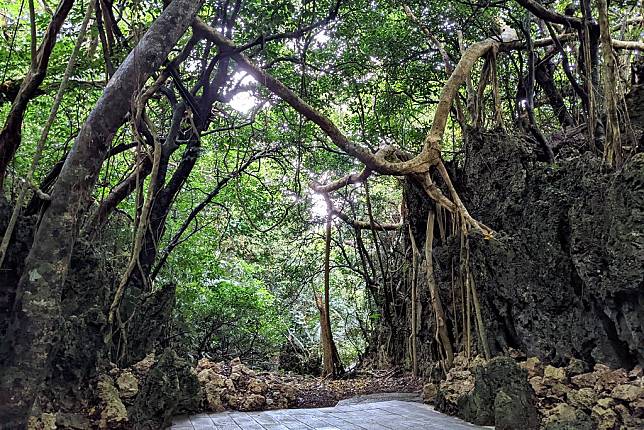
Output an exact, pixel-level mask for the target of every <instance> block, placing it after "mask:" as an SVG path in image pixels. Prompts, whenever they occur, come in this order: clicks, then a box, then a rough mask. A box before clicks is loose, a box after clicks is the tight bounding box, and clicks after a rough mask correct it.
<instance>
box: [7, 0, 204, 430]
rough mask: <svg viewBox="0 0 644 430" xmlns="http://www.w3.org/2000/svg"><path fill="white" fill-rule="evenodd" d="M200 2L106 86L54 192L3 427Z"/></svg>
mask: <svg viewBox="0 0 644 430" xmlns="http://www.w3.org/2000/svg"><path fill="white" fill-rule="evenodd" d="M202 3H203V2H202V1H196V2H195V1H192V0H175V1H173V2H172V3H170V5H169V6H168V7H167V8H166V9H165V10H164V11H163V13H162V14H161V15H160V16H159V18H158V19H157V20H156V21H155V22H154V23H153V24H152V26H151V27H150V29H149V30H148V31H147V32H146V34H145V35H144V36H143V38H142V39H141V40H140V42H139V44H138V45H137V46H136V47H135V48H134V50H133V51H132V52H130V54H129V55H128V57H127V58H126V59H125V61H124V62H123V64H122V65H121V66H120V67H119V69H118V70H117V72H116V73H115V74H114V76H113V78H112V79H111V80H110V82H109V83H108V85H107V87H106V88H105V91H104V92H103V95H102V96H101V98H100V99H99V101H98V102H97V104H96V106H95V108H94V109H93V110H92V112H91V113H90V115H89V117H88V118H87V120H86V121H85V124H84V125H83V127H82V128H81V130H80V132H79V134H78V137H77V138H76V141H75V142H74V146H73V148H72V150H71V151H70V154H69V157H67V160H66V161H65V164H64V166H63V168H62V170H61V173H60V176H59V178H58V180H57V181H56V184H55V186H54V188H53V191H52V201H51V205H50V206H49V207H48V208H47V210H46V211H45V212H44V214H43V217H42V220H41V223H40V226H39V228H38V231H37V232H36V235H35V239H34V244H33V246H32V248H31V251H30V253H29V256H28V257H27V260H26V262H25V270H24V273H23V275H22V277H21V279H20V282H19V284H18V292H17V294H16V300H15V303H14V309H13V312H12V316H11V323H10V326H9V329H8V331H7V336H6V338H5V339H4V342H3V345H2V355H1V357H0V358H1V359H2V364H3V367H4V369H3V372H2V373H3V374H2V379H1V380H0V422H2V423H3V424H5V425H6V426H7V427H8V428H12V427H18V428H19V427H22V426H24V423H25V421H26V419H27V417H28V416H29V414H30V412H31V409H32V405H33V402H34V400H35V398H36V396H37V394H38V391H39V387H40V385H41V384H42V383H43V381H44V379H45V377H46V375H47V370H48V369H47V367H48V360H49V356H50V352H51V350H52V348H53V347H54V346H55V345H56V344H57V341H58V339H57V326H58V319H59V317H60V300H61V291H62V286H63V283H64V281H65V276H66V274H67V269H68V265H69V260H70V255H71V251H72V248H73V245H74V241H75V238H76V236H77V229H78V219H79V214H80V212H81V209H82V208H84V207H85V206H86V203H87V201H88V200H89V199H90V197H91V192H92V189H93V187H94V184H95V182H96V179H97V176H98V173H99V171H100V168H101V165H102V163H103V160H104V158H105V156H106V154H107V150H108V147H109V145H110V143H111V141H112V139H113V137H114V134H115V133H116V131H117V130H118V129H119V127H120V126H121V125H122V124H123V121H124V118H125V116H126V114H127V112H128V110H129V107H130V105H131V101H132V98H133V97H134V96H135V94H136V92H137V91H138V90H139V89H140V88H141V86H142V85H143V84H144V83H145V81H146V80H147V78H148V77H149V76H150V74H151V73H152V72H153V71H155V70H156V69H157V68H158V67H159V66H160V65H161V63H162V62H163V61H164V60H165V58H166V57H167V55H168V54H169V52H170V50H171V49H172V48H173V47H174V45H175V44H176V42H177V41H178V40H179V38H180V37H181V36H182V35H183V33H184V32H185V30H186V29H187V27H188V26H189V25H190V23H191V22H192V21H193V19H194V17H195V15H196V13H197V11H198V10H199V8H200V7H201V4H202Z"/></svg>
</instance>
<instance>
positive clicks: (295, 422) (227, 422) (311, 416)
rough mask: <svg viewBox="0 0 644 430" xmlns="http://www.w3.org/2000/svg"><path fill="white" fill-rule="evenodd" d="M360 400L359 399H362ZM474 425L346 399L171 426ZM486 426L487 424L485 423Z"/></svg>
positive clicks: (358, 428)
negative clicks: (328, 405) (316, 406)
mask: <svg viewBox="0 0 644 430" xmlns="http://www.w3.org/2000/svg"><path fill="white" fill-rule="evenodd" d="M361 400H362V399H361ZM483 428H486V427H479V426H475V425H473V424H470V423H466V422H465V421H462V420H460V419H458V418H455V417H450V416H447V415H445V414H441V413H440V412H437V411H435V410H434V409H433V408H432V407H430V406H427V405H425V404H422V403H417V402H414V401H407V400H388V401H374V402H370V403H365V402H363V401H361V402H358V403H351V402H347V403H344V404H341V405H339V406H336V407H331V408H319V409H283V410H277V411H265V412H222V413H216V414H198V415H193V416H190V417H187V416H180V417H176V418H175V419H174V420H173V421H172V427H171V430H405V429H419V430H473V429H483ZM488 428H489V427H488Z"/></svg>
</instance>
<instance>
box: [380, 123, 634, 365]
mask: <svg viewBox="0 0 644 430" xmlns="http://www.w3.org/2000/svg"><path fill="white" fill-rule="evenodd" d="M468 140H469V144H468V148H467V151H468V157H467V160H468V161H467V163H466V165H465V166H464V169H462V170H461V171H459V172H455V177H456V182H457V183H458V187H459V189H460V192H461V196H462V197H463V200H464V202H465V204H466V206H467V207H468V208H469V210H470V212H471V213H472V215H473V216H474V217H475V218H477V219H479V220H481V221H482V222H484V223H485V224H487V225H488V226H490V227H492V228H493V229H494V230H495V231H497V232H498V234H497V236H496V238H495V239H493V240H486V239H484V238H482V237H480V236H478V235H476V234H470V236H469V249H470V256H469V260H470V268H471V273H472V277H473V280H474V283H475V286H476V289H477V292H478V296H479V299H480V302H481V310H482V315H483V320H484V325H485V328H486V330H487V339H488V342H489V344H490V349H491V350H492V353H493V354H494V353H499V352H501V351H504V350H507V349H509V348H513V349H519V350H522V351H523V352H524V353H527V354H528V355H530V356H533V355H534V356H538V357H540V358H541V359H542V360H545V361H546V362H551V363H553V364H555V365H565V364H566V363H567V362H568V360H569V359H570V358H571V357H577V358H580V359H583V360H584V361H586V362H587V363H589V364H594V363H597V362H601V363H606V364H608V365H610V366H612V367H625V368H632V367H633V366H635V365H636V364H638V363H639V364H642V363H644V344H642V338H643V334H644V312H642V309H644V154H641V153H640V154H637V155H635V156H633V157H631V158H630V159H629V161H628V162H627V163H626V165H625V166H624V168H623V169H622V170H621V171H619V172H611V171H605V168H604V167H603V166H602V164H601V159H600V158H599V157H596V156H593V155H592V154H588V153H586V154H583V155H578V154H575V151H573V150H570V149H569V150H567V152H568V155H567V156H565V158H564V155H563V150H562V152H561V153H560V154H561V157H562V159H560V160H557V162H556V163H555V164H553V165H548V164H545V163H541V162H538V161H537V157H536V155H535V154H534V152H533V150H532V149H531V148H532V145H530V143H528V142H524V141H523V140H522V139H519V138H514V137H509V136H508V135H506V134H505V133H489V134H473V135H471V136H470V138H469V139H468ZM406 197H407V202H408V209H409V216H408V222H409V223H410V224H411V225H412V230H413V231H414V236H415V238H416V242H417V243H419V244H420V245H419V246H421V247H422V244H423V243H424V231H425V222H426V219H427V211H428V210H429V204H430V203H429V202H428V200H427V199H426V198H425V197H423V195H422V193H420V192H419V191H418V190H417V188H416V186H415V185H414V184H409V187H408V189H407V191H406ZM449 224H450V223H449V222H447V223H446V224H445V226H446V229H447V231H449V230H450V229H451V227H450V225H449ZM435 228H436V233H435V235H434V236H435V240H434V266H435V271H436V278H437V282H438V284H439V288H440V295H441V299H442V301H443V306H444V308H445V310H446V316H447V318H448V322H447V323H448V326H449V329H450V336H451V338H452V340H453V343H454V344H455V345H456V346H457V350H458V349H462V348H463V334H462V333H463V309H464V306H463V304H464V300H463V299H462V298H461V297H462V296H461V287H460V286H459V282H458V281H459V279H458V278H459V276H458V272H459V270H458V268H459V261H460V258H459V254H460V240H459V238H458V236H456V237H451V238H450V237H447V238H446V240H444V241H442V240H441V239H440V234H439V228H438V226H436V227H435ZM407 248H409V246H407ZM406 252H407V255H409V256H411V254H410V251H409V249H407V250H406ZM409 261H410V258H409ZM421 270H422V269H421ZM408 273H410V271H408ZM407 278H408V277H407ZM421 279H423V276H421ZM410 284H411V283H410V280H409V279H402V280H400V282H399V283H398V285H397V289H398V291H397V292H398V297H401V298H402V299H401V303H399V307H400V308H399V310H400V312H399V313H398V315H399V316H398V317H397V318H394V319H393V321H392V323H391V324H390V325H387V324H386V322H383V330H381V331H380V333H379V338H378V339H377V340H376V341H375V342H374V345H373V346H376V347H378V348H379V352H380V359H381V360H380V361H381V362H382V358H383V357H385V358H387V360H389V361H394V362H398V363H402V362H404V361H405V360H408V358H406V357H408V353H407V351H408V346H407V345H408V343H407V337H408V336H409V333H410V331H409V325H410V323H409V321H410V307H411V306H410V301H409V297H410V293H409V290H410ZM419 291H420V305H421V309H422V311H421V315H420V321H421V325H420V327H421V330H420V331H419V362H420V363H421V370H424V371H425V373H427V372H428V371H429V370H430V369H429V368H427V367H425V368H424V369H423V366H424V365H425V366H426V365H427V363H430V362H432V361H436V360H437V359H438V358H439V353H438V349H437V346H436V342H435V340H434V337H435V336H434V333H435V323H434V320H435V317H434V314H433V312H432V310H431V305H430V301H429V299H428V294H427V286H426V284H425V283H424V282H420V284H419ZM472 320H474V317H472ZM472 324H473V327H474V328H473V335H472V337H473V341H474V343H477V342H476V338H477V335H476V331H475V323H474V322H473V323H472Z"/></svg>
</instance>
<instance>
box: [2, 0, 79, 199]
mask: <svg viewBox="0 0 644 430" xmlns="http://www.w3.org/2000/svg"><path fill="white" fill-rule="evenodd" d="M73 4H74V0H63V1H61V3H60V5H59V6H58V9H57V10H56V13H55V14H54V16H53V17H52V19H51V22H50V23H49V26H48V27H47V30H46V31H45V35H44V38H43V41H42V43H41V45H40V47H39V48H38V50H37V51H36V55H35V57H34V58H32V65H31V68H30V69H29V72H27V75H26V76H25V78H24V79H23V81H22V84H21V85H20V89H19V90H18V94H17V95H16V98H15V99H14V100H13V103H12V104H11V110H10V111H9V114H8V115H7V119H6V120H5V123H4V127H3V128H2V131H0V190H1V189H2V184H3V183H4V178H5V176H6V174H7V167H8V166H9V163H10V162H11V160H12V159H13V156H14V154H15V153H16V151H17V150H18V147H19V146H20V139H21V133H22V130H21V129H22V120H23V117H24V115H25V111H26V110H27V104H28V103H29V100H31V99H32V98H33V97H34V96H36V94H37V92H38V87H39V86H40V84H42V81H43V80H44V79H45V75H46V74H47V67H48V66H49V58H50V57H51V52H52V51H53V49H54V45H56V38H57V35H58V32H59V31H60V28H61V27H62V25H63V23H64V22H65V19H66V18H67V14H68V13H69V11H70V9H71V8H72V5H73ZM35 42H36V41H35V39H34V38H32V43H35Z"/></svg>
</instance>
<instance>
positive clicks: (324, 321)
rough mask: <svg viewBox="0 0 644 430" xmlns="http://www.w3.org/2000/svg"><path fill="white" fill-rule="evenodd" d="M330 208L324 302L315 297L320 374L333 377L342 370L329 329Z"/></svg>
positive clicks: (325, 255)
mask: <svg viewBox="0 0 644 430" xmlns="http://www.w3.org/2000/svg"><path fill="white" fill-rule="evenodd" d="M331 223H332V214H331V210H330V208H329V210H327V219H326V225H325V241H324V302H323V301H322V299H321V298H320V297H317V298H316V304H317V306H318V310H319V311H320V328H321V330H320V336H321V338H322V339H321V340H322V352H323V355H324V356H323V360H322V361H323V365H324V368H323V370H322V376H325V377H335V376H338V375H339V374H340V373H341V372H342V364H341V363H340V359H339V356H338V350H337V348H336V346H335V343H334V342H333V331H332V330H331V313H330V311H329V308H330V302H331V291H330V282H331Z"/></svg>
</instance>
